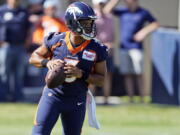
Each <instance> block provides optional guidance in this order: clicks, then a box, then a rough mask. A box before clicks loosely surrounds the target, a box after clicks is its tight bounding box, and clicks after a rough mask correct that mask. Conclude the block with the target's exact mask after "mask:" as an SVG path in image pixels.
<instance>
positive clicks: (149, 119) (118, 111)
mask: <svg viewBox="0 0 180 135" xmlns="http://www.w3.org/2000/svg"><path fill="white" fill-rule="evenodd" d="M35 110H36V104H0V135H30V134H31V127H32V122H33V117H34V113H35ZM97 116H98V119H99V120H100V123H101V126H102V129H101V130H96V129H93V128H90V127H89V126H88V122H87V119H86V121H85V124H84V127H83V134H82V135H180V108H178V107H172V106H171V107H170V106H159V105H151V104H129V105H128V104H122V105H118V106H98V108H97ZM52 135H61V124H60V121H58V122H57V124H56V127H55V128H54V130H53V133H52Z"/></svg>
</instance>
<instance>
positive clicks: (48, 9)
mask: <svg viewBox="0 0 180 135" xmlns="http://www.w3.org/2000/svg"><path fill="white" fill-rule="evenodd" d="M56 6H57V3H56V1H54V0H47V1H45V3H44V5H43V7H44V14H45V15H44V16H42V18H41V20H40V22H39V23H38V24H37V26H36V28H35V31H34V33H33V42H34V43H36V44H39V45H40V44H42V41H43V38H44V36H46V35H47V34H48V33H50V32H65V31H67V27H66V26H65V23H64V22H63V21H62V20H61V19H60V18H58V17H57V16H56V11H57V7H56Z"/></svg>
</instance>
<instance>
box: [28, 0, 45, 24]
mask: <svg viewBox="0 0 180 135" xmlns="http://www.w3.org/2000/svg"><path fill="white" fill-rule="evenodd" d="M28 11H29V14H30V16H29V21H30V22H31V23H32V24H36V23H38V22H39V20H40V17H41V16H42V15H43V0H29V3H28Z"/></svg>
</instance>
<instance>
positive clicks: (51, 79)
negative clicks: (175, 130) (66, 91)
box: [45, 64, 66, 88]
mask: <svg viewBox="0 0 180 135" xmlns="http://www.w3.org/2000/svg"><path fill="white" fill-rule="evenodd" d="M65 78H66V75H65V73H64V64H59V65H58V66H56V67H55V68H53V69H52V70H49V71H48V72H47V75H46V78H45V81H46V85H47V87H48V88H56V87H58V86H59V85H61V84H62V83H63V82H64V80H65Z"/></svg>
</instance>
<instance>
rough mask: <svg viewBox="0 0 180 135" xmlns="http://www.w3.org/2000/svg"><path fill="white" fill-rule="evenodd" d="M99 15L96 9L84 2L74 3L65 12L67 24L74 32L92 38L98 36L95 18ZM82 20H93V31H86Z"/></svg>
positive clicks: (85, 37)
mask: <svg viewBox="0 0 180 135" xmlns="http://www.w3.org/2000/svg"><path fill="white" fill-rule="evenodd" d="M95 19H97V16H96V14H95V12H94V10H93V9H92V8H91V7H90V6H89V5H87V4H85V3H84V2H74V3H72V4H71V5H70V6H69V7H68V8H67V10H66V12H65V21H66V25H67V26H68V28H69V29H70V30H71V31H72V32H76V33H78V34H80V35H81V36H82V37H83V38H84V39H87V40H90V39H92V38H94V37H95V36H96V25H95V23H94V20H95ZM80 20H93V22H92V25H91V28H90V29H91V33H86V32H85V27H83V26H82V25H81V24H80Z"/></svg>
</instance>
